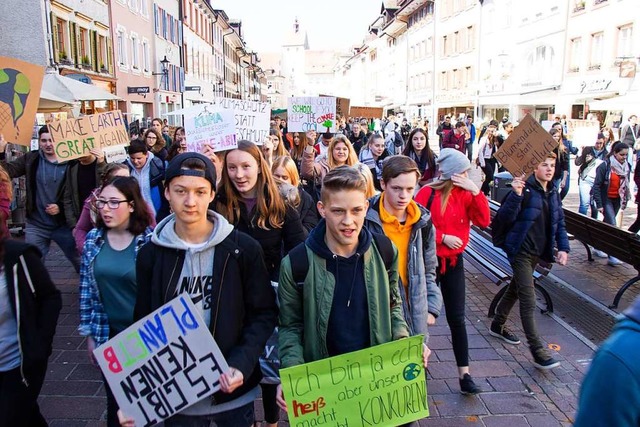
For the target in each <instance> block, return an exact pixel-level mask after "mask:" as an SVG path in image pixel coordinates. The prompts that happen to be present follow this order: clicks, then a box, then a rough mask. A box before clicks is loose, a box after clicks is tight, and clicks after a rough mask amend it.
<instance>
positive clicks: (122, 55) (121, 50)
mask: <svg viewBox="0 0 640 427" xmlns="http://www.w3.org/2000/svg"><path fill="white" fill-rule="evenodd" d="M116 34H117V35H116V48H117V52H118V64H120V65H121V66H123V67H124V68H126V67H127V46H126V44H125V43H126V41H125V40H126V37H127V36H126V34H125V32H124V30H123V29H118V30H117V33H116Z"/></svg>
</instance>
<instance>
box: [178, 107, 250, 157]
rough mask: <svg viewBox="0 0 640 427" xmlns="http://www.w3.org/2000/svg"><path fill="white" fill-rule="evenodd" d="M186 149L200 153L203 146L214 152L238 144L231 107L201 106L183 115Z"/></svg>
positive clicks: (230, 148)
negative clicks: (209, 147)
mask: <svg viewBox="0 0 640 427" xmlns="http://www.w3.org/2000/svg"><path fill="white" fill-rule="evenodd" d="M184 129H185V136H186V138H187V151H193V152H196V153H202V151H203V149H204V146H205V145H209V146H211V147H213V150H214V151H215V152H218V151H225V150H233V149H234V148H236V147H237V146H238V139H237V138H236V118H235V114H234V111H233V110H231V109H228V110H226V109H221V108H214V107H209V106H203V107H202V108H201V109H200V110H198V111H191V112H190V113H189V114H185V117H184Z"/></svg>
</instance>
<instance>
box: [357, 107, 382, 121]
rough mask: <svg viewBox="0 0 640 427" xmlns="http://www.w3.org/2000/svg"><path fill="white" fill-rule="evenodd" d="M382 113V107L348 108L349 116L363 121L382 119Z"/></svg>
mask: <svg viewBox="0 0 640 427" xmlns="http://www.w3.org/2000/svg"><path fill="white" fill-rule="evenodd" d="M383 112H384V110H383V108H382V107H351V108H349V116H351V117H363V118H365V119H379V118H382V113H383Z"/></svg>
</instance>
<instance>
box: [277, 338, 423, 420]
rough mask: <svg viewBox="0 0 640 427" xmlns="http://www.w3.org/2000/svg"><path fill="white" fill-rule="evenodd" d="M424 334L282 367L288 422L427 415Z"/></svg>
mask: <svg viewBox="0 0 640 427" xmlns="http://www.w3.org/2000/svg"><path fill="white" fill-rule="evenodd" d="M422 338H423V337H422V335H420V336H415V337H411V338H407V339H402V340H398V341H393V342H391V343H388V344H383V345H379V346H375V347H371V348H367V349H365V350H360V351H355V352H353V353H347V354H343V355H341V356H335V357H331V358H328V359H323V360H318V361H316V362H311V363H306V364H304V365H298V366H294V367H291V368H287V369H281V370H280V379H281V380H282V390H283V392H284V397H285V400H286V401H287V408H288V415H289V422H290V423H291V425H298V426H302V425H304V426H320V425H327V426H336V427H338V426H349V427H356V426H357V427H362V426H397V425H401V424H405V423H409V422H411V421H415V420H419V419H421V418H425V417H428V416H429V407H428V405H427V387H426V377H425V372H424V367H423V366H422Z"/></svg>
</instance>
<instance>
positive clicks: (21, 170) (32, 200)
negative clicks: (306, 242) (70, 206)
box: [0, 150, 65, 225]
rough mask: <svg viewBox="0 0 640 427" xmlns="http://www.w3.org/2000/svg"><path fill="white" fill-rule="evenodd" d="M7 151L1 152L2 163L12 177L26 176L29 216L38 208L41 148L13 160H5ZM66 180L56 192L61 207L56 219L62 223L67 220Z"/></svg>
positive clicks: (0, 163) (0, 159)
mask: <svg viewBox="0 0 640 427" xmlns="http://www.w3.org/2000/svg"><path fill="white" fill-rule="evenodd" d="M5 158H6V157H5V153H0V165H2V167H3V168H5V170H6V171H7V173H8V174H9V176H10V177H11V178H19V177H21V176H24V177H25V178H26V187H27V188H26V193H27V202H26V208H27V216H31V214H32V213H33V212H34V211H35V210H36V185H37V184H36V176H37V172H38V164H39V160H40V150H35V151H29V152H28V153H27V154H25V155H23V156H20V157H18V158H17V159H15V160H12V161H11V162H7V161H5ZM64 182H65V180H62V181H61V182H60V186H59V187H58V191H57V193H56V204H57V205H58V207H59V208H60V213H59V214H58V215H56V221H57V222H58V223H59V224H60V225H62V224H64V222H65V219H64V203H63V198H64Z"/></svg>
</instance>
